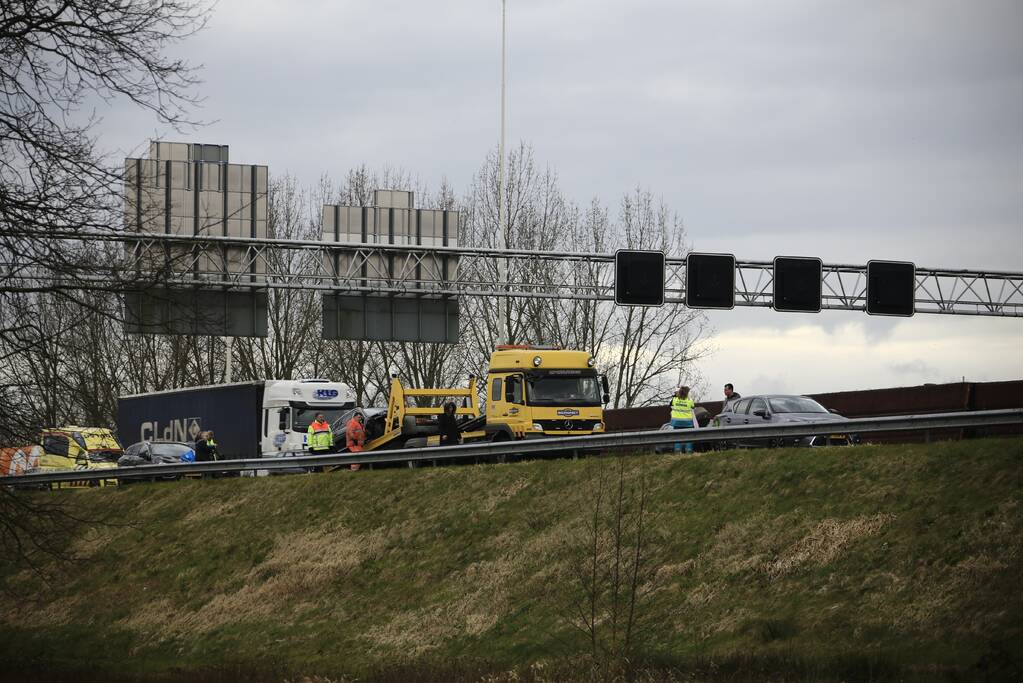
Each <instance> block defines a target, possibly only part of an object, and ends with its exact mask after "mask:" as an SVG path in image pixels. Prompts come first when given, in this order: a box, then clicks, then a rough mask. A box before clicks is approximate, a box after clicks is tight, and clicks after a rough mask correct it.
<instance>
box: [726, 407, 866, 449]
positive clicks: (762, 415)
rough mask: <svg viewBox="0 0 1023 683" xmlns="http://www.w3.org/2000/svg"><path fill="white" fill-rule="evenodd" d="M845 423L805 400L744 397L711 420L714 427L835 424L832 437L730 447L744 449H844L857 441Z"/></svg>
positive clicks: (763, 441) (737, 443) (739, 443)
mask: <svg viewBox="0 0 1023 683" xmlns="http://www.w3.org/2000/svg"><path fill="white" fill-rule="evenodd" d="M848 419H849V418H846V417H842V416H841V415H839V414H838V413H836V412H834V411H830V410H828V409H827V408H825V407H824V406H822V405H821V404H820V403H817V401H815V400H813V399H812V398H807V397H806V396H792V395H788V394H771V395H765V396H745V397H743V398H741V399H739V400H738V401H734V402H732V403H730V404H729V405H727V406H726V407H725V409H724V410H722V411H721V413H720V414H719V415H718V416H717V417H715V418H714V426H716V427H735V426H738V425H772V424H791V425H797V424H820V423H835V431H834V433H832V434H824V435H819V436H805V437H784V438H777V439H762V438H761V439H741V440H739V441H735V442H733V444H732V445H735V446H740V447H747V448H749V447H757V446H768V447H772V446H837V445H842V446H846V445H850V444H855V443H859V441H860V438H859V436H858V435H857V434H850V433H848V432H846V431H844V430H843V429H842V423H843V422H846V421H847V420H848Z"/></svg>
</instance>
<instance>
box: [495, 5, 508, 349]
mask: <svg viewBox="0 0 1023 683" xmlns="http://www.w3.org/2000/svg"><path fill="white" fill-rule="evenodd" d="M507 4H508V2H507V0H501V143H500V147H499V148H498V152H497V164H498V170H497V232H498V233H499V235H500V237H499V240H500V241H499V242H498V246H499V247H500V248H501V249H507V248H508V230H507V226H506V225H505V223H506V222H507V219H506V218H505V206H504V91H505V87H504V81H505V76H504V53H505V38H504V36H505V14H506V8H507ZM507 282H508V263H507V261H505V260H504V259H502V258H499V259H498V260H497V284H498V296H497V343H498V344H503V343H507V342H509V341H510V340H509V339H508V338H507V335H508V331H507V327H506V318H507V316H508V312H507V306H508V300H507V298H505V297H504V296H502V295H501V294H502V293H503V292H504V289H505V286H506V284H507Z"/></svg>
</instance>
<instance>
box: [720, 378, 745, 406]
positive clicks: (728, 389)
mask: <svg viewBox="0 0 1023 683" xmlns="http://www.w3.org/2000/svg"><path fill="white" fill-rule="evenodd" d="M740 398H742V395H741V394H740V393H739V392H738V391H736V390H735V387H733V386H732V383H731V382H729V383H728V384H726V385H725V402H724V403H723V404H722V406H721V410H724V409H725V408H727V407H728V405H729V404H730V403H734V402H735V401H738V400H739V399H740Z"/></svg>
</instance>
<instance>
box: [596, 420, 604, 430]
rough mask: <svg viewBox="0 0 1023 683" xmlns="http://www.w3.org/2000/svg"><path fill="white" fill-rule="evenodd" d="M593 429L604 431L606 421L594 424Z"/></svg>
mask: <svg viewBox="0 0 1023 683" xmlns="http://www.w3.org/2000/svg"><path fill="white" fill-rule="evenodd" d="M593 431H595V432H602V431H604V423H603V422H598V423H597V424H595V425H593Z"/></svg>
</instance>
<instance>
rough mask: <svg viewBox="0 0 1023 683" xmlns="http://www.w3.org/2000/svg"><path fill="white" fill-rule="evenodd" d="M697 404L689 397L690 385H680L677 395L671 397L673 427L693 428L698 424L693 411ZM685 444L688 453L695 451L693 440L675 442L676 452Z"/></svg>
mask: <svg viewBox="0 0 1023 683" xmlns="http://www.w3.org/2000/svg"><path fill="white" fill-rule="evenodd" d="M694 406H695V404H694V403H693V399H691V398H689V387H679V388H678V391H676V392H675V396H674V397H673V398H672V399H671V428H672V429H692V428H693V427H694V426H695V424H696V414H695V413H694V412H693V409H694ZM683 446H685V449H686V453H692V452H693V444H692V442H686V443H682V442H680V441H676V442H675V452H676V453H679V452H681V451H682V447H683Z"/></svg>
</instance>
